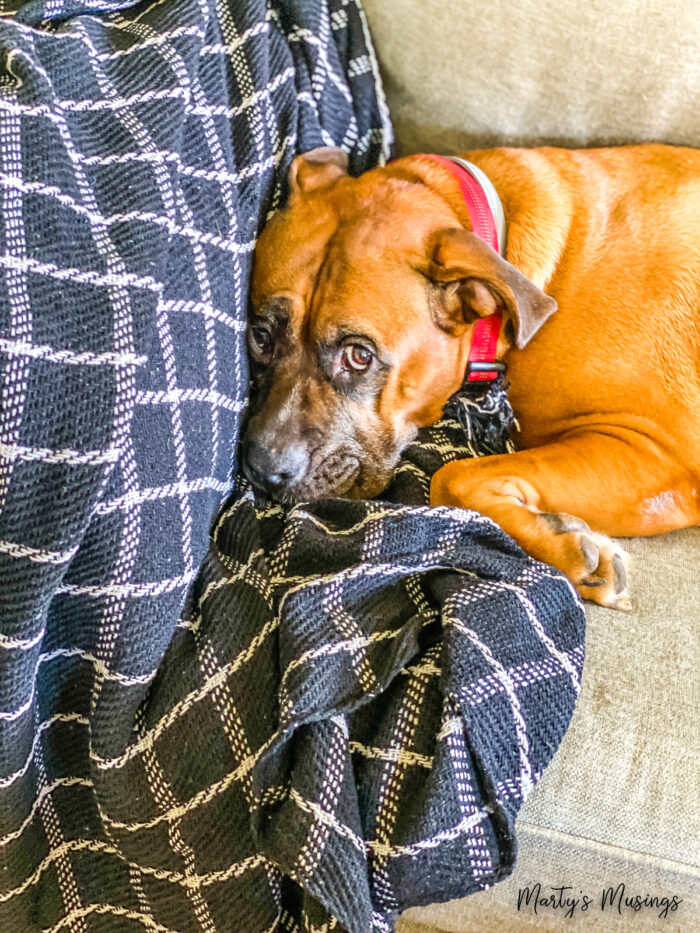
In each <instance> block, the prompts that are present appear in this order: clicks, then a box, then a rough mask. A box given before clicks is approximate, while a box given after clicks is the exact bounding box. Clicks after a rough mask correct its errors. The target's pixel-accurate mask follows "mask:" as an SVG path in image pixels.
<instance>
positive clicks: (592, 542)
mask: <svg viewBox="0 0 700 933" xmlns="http://www.w3.org/2000/svg"><path fill="white" fill-rule="evenodd" d="M540 518H542V519H543V520H544V521H545V522H547V524H548V526H549V527H550V528H551V529H552V531H554V532H555V534H556V535H557V544H558V545H559V547H558V548H557V549H558V550H559V552H560V559H559V560H557V561H556V566H557V567H558V568H559V569H560V570H563V571H564V573H565V574H566V575H567V577H568V578H569V579H570V580H571V581H572V583H573V584H574V586H575V587H576V589H577V590H578V593H579V595H580V596H582V597H583V599H590V600H592V601H593V602H595V603H598V604H599V605H600V606H606V607H607V608H608V609H622V610H624V611H626V612H629V611H630V610H631V609H632V600H631V599H630V594H629V590H628V587H627V567H628V564H629V555H628V554H627V552H626V551H625V550H623V548H621V547H620V545H619V544H617V543H616V542H615V541H612V540H611V539H610V538H608V537H607V536H606V535H603V534H600V533H599V532H596V531H592V530H591V528H590V527H589V526H588V525H587V524H586V523H585V522H584V521H583V520H582V519H580V518H576V516H574V515H567V514H566V513H565V512H540Z"/></svg>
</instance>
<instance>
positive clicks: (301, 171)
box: [289, 146, 348, 194]
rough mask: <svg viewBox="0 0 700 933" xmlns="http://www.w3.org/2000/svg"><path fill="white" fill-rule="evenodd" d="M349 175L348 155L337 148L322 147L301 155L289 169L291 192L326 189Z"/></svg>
mask: <svg viewBox="0 0 700 933" xmlns="http://www.w3.org/2000/svg"><path fill="white" fill-rule="evenodd" d="M347 174H348V156H347V153H346V152H344V151H343V150H342V149H339V148H338V147H337V146H321V147H320V148H318V149H311V150H310V151H309V152H305V153H304V154H303V155H299V156H297V157H296V159H294V161H293V162H292V165H291V168H290V169H289V191H290V193H291V194H295V193H298V192H300V191H314V190H315V189H316V188H325V187H328V185H332V184H333V182H334V181H337V180H338V179H339V178H342V177H343V176H344V175H347Z"/></svg>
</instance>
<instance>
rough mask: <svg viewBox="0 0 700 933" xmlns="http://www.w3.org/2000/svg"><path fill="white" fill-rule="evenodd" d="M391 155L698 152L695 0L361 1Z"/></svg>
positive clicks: (699, 55) (699, 30) (699, 18)
mask: <svg viewBox="0 0 700 933" xmlns="http://www.w3.org/2000/svg"><path fill="white" fill-rule="evenodd" d="M364 5H365V8H366V11H367V16H368V19H369V24H370V28H371V30H372V33H373V35H374V37H375V43H376V46H377V51H378V55H379V60H380V65H381V68H382V74H383V76H384V81H385V86H386V92H387V98H388V102H389V106H390V109H391V112H392V116H393V119H394V123H395V128H396V135H397V142H398V152H399V154H402V153H406V152H421V151H425V150H428V151H432V152H435V151H437V152H447V151H452V152H458V151H460V150H465V149H473V148H477V147H481V146H495V145H527V146H531V145H538V144H542V143H551V144H555V145H572V144H577V145H582V146H589V145H594V144H595V145H599V144H600V145H609V144H617V143H625V142H642V141H650V140H654V141H658V142H667V143H676V144H684V145H695V146H697V145H700V105H699V98H700V12H699V9H698V4H697V3H693V2H692V0H691V2H689V0H518V2H514V0H491V2H489V3H480V2H474V0H472V2H466V0H453V2H451V3H446V2H445V0H364Z"/></svg>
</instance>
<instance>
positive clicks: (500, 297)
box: [427, 228, 557, 347]
mask: <svg viewBox="0 0 700 933" xmlns="http://www.w3.org/2000/svg"><path fill="white" fill-rule="evenodd" d="M427 274H428V277H429V278H430V279H432V281H433V282H436V283H438V284H439V286H440V290H439V294H438V296H437V299H436V301H435V302H434V314H435V320H436V323H437V324H438V326H439V327H441V328H442V329H443V330H445V331H447V332H448V333H450V334H454V335H455V336H459V335H460V334H461V333H463V332H464V330H466V328H467V326H468V325H469V324H471V323H472V321H473V320H474V319H475V318H476V317H487V316H488V315H490V314H494V313H495V311H496V310H497V309H498V308H503V311H504V316H505V317H506V319H507V320H510V321H511V322H512V325H513V332H514V335H515V346H516V347H524V346H525V344H526V343H527V342H528V341H529V340H530V339H531V338H532V337H534V335H535V334H536V333H537V331H538V330H539V329H540V327H541V326H542V325H543V324H544V322H545V321H546V320H547V318H548V317H549V316H550V315H551V314H553V313H554V312H555V311H556V309H557V303H556V301H555V300H554V299H553V298H550V297H549V295H545V293H544V292H543V291H540V289H539V288H538V287H537V286H536V285H535V284H534V283H532V282H531V281H530V280H529V279H528V278H526V276H524V275H523V274H522V273H521V272H518V270H517V269H516V268H515V266H512V265H511V264H510V263H509V262H506V261H505V259H503V258H502V257H501V256H499V255H498V253H497V252H496V251H495V250H493V249H492V248H491V247H490V246H489V245H488V244H487V243H484V241H483V240H481V239H480V238H479V237H478V236H476V234H474V233H472V232H471V231H470V230H464V229H463V228H456V229H450V230H444V231H442V232H441V233H439V234H438V236H437V238H436V239H435V240H434V241H433V242H432V244H431V258H430V263H429V267H428V271H427Z"/></svg>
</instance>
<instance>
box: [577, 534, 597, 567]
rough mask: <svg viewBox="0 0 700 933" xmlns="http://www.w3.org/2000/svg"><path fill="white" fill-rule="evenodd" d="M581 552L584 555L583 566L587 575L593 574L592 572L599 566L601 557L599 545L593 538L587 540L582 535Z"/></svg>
mask: <svg viewBox="0 0 700 933" xmlns="http://www.w3.org/2000/svg"><path fill="white" fill-rule="evenodd" d="M581 552H582V553H583V564H584V566H585V568H586V571H587V573H591V571H593V570H595V569H596V567H597V566H598V559H599V557H600V552H599V550H598V545H597V544H596V543H595V541H593V540H592V539H591V538H586V537H585V536H584V535H582V536H581Z"/></svg>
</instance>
